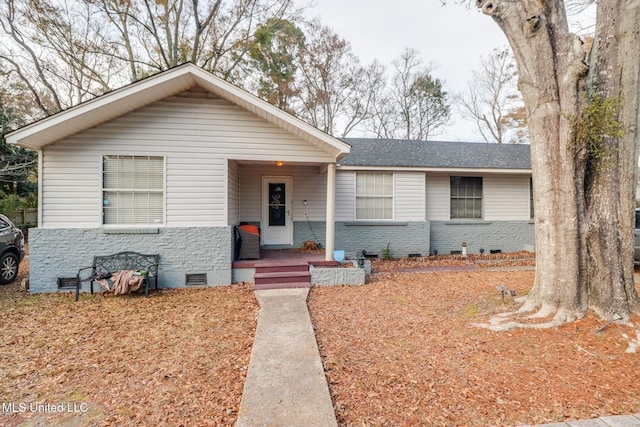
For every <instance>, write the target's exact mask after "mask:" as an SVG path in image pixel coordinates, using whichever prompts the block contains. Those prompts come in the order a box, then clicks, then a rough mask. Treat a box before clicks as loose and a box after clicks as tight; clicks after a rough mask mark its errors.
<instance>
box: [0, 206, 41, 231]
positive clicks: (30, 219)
mask: <svg viewBox="0 0 640 427" xmlns="http://www.w3.org/2000/svg"><path fill="white" fill-rule="evenodd" d="M5 215H6V216H7V217H8V218H9V219H10V220H11V222H13V223H14V224H15V225H17V226H18V227H23V226H31V227H34V226H36V225H37V224H38V208H27V209H22V210H19V211H13V212H7V213H5Z"/></svg>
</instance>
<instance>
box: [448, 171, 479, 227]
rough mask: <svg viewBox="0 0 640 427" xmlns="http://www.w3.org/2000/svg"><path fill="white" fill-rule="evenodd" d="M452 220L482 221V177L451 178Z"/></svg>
mask: <svg viewBox="0 0 640 427" xmlns="http://www.w3.org/2000/svg"><path fill="white" fill-rule="evenodd" d="M451 219H482V177H473V176H452V177H451Z"/></svg>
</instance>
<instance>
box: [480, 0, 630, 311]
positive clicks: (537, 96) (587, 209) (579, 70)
mask: <svg viewBox="0 0 640 427" xmlns="http://www.w3.org/2000/svg"><path fill="white" fill-rule="evenodd" d="M639 1H640V0H602V1H600V2H599V3H598V22H597V33H596V42H595V43H594V45H596V48H595V51H594V52H595V53H594V58H596V59H595V62H592V63H591V64H589V65H587V64H586V62H585V51H584V47H583V44H582V42H581V41H580V39H579V38H578V37H577V36H575V35H573V34H571V33H570V31H569V28H568V24H567V18H566V14H565V13H566V12H565V5H564V2H563V1H562V0H546V1H540V0H521V1H517V2H515V1H506V0H493V1H492V0H477V2H476V5H477V6H478V7H480V8H481V9H482V10H483V12H484V13H486V14H488V15H490V16H492V18H493V19H494V21H495V22H496V23H497V24H498V25H499V26H500V28H501V29H502V30H503V32H504V33H505V35H506V36H507V39H508V40H509V43H510V45H511V47H512V49H513V51H514V55H515V58H516V63H517V65H518V71H519V83H518V86H519V88H520V90H521V92H522V94H523V98H524V101H525V106H526V110H527V116H528V123H529V134H530V141H531V159H532V160H531V163H532V172H533V185H534V207H535V213H536V219H535V231H536V248H537V251H536V252H537V253H536V278H535V283H534V286H533V289H532V291H531V292H530V293H529V295H528V296H527V299H526V301H525V304H524V305H523V307H522V308H521V310H522V311H532V310H534V309H538V312H537V314H536V315H537V316H540V317H544V316H548V315H551V314H554V318H553V321H552V323H553V324H559V323H563V322H567V321H572V320H574V319H577V318H579V317H581V316H582V315H584V313H585V312H586V310H588V309H592V310H594V311H595V312H596V313H597V314H599V315H601V316H602V317H604V318H606V319H611V318H614V317H615V316H619V317H621V318H623V319H628V318H629V316H630V313H631V312H632V311H634V310H637V308H638V296H637V294H636V292H635V285H634V281H633V240H632V239H633V237H632V235H633V233H632V229H633V200H634V193H635V190H634V189H635V173H636V166H635V164H636V163H637V158H638V151H637V146H638V134H637V131H636V128H637V125H638V78H639V75H638V68H639V67H638V64H639V63H640V60H639V51H640V41H639V39H638V28H639V26H640V20H639V17H638V13H639V12H638V9H639V6H638V3H639ZM605 10H606V11H609V13H608V14H605V13H604V12H603V11H605ZM588 73H589V76H594V78H593V84H589V85H587V74H588ZM590 93H599V94H601V95H602V96H604V97H606V98H612V97H616V96H620V95H623V97H624V98H623V102H622V104H623V107H622V109H621V111H620V112H619V117H618V120H619V121H620V123H621V124H622V126H623V128H624V131H625V134H624V136H623V137H621V138H619V137H607V138H605V142H604V144H603V145H604V147H605V150H606V151H607V152H610V153H611V155H612V156H613V159H614V161H613V162H603V161H600V160H598V159H596V158H595V157H594V156H593V153H591V152H590V150H589V147H587V146H585V145H584V144H582V143H581V142H580V141H578V140H577V134H576V126H575V124H576V121H577V120H580V117H581V114H582V110H583V108H585V106H586V102H587V99H588V95H589V94H590Z"/></svg>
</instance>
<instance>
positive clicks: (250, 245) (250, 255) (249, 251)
mask: <svg viewBox="0 0 640 427" xmlns="http://www.w3.org/2000/svg"><path fill="white" fill-rule="evenodd" d="M236 259H260V229H259V228H258V227H257V226H255V225H250V224H245V225H239V226H237V227H236Z"/></svg>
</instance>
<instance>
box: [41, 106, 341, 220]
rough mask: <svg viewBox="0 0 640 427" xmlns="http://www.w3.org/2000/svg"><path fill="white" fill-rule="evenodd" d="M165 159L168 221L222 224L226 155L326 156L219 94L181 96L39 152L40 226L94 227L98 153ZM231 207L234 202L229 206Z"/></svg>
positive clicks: (98, 199) (98, 186) (98, 217)
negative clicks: (215, 95) (217, 96)
mask: <svg viewBox="0 0 640 427" xmlns="http://www.w3.org/2000/svg"><path fill="white" fill-rule="evenodd" d="M106 154H120V155H154V156H164V157H165V159H166V175H165V180H166V189H165V198H166V206H165V217H166V223H165V225H166V226H172V227H175V226H183V227H190V226H223V225H227V216H228V215H229V214H230V213H231V214H233V211H230V210H229V207H228V200H227V193H228V190H229V186H228V182H227V181H228V174H227V173H228V172H227V167H226V164H227V160H228V159H234V160H257V159H259V160H264V161H267V162H275V161H276V160H283V161H285V162H296V161H301V162H309V161H311V160H313V161H316V162H331V161H334V159H332V158H331V156H329V155H328V154H327V153H325V152H323V151H321V150H320V149H319V148H317V147H315V146H313V145H312V144H310V143H307V142H305V141H302V140H300V139H299V138H297V137H296V136H294V135H292V134H290V133H287V132H285V131H284V130H282V129H280V128H278V127H276V126H273V125H271V124H269V123H268V122H266V121H265V120H262V119H260V118H258V117H257V116H255V115H253V114H251V113H250V112H248V111H246V110H243V109H241V108H239V107H237V106H234V105H232V104H230V103H229V102H227V101H224V100H221V99H207V98H198V97H191V96H187V95H186V94H183V95H182V96H176V97H172V98H168V99H166V100H163V101H160V102H157V103H154V104H151V105H150V106H147V107H144V108H142V109H140V110H137V111H134V112H132V113H129V114H127V115H125V116H122V117H120V118H118V119H115V120H113V121H111V122H108V123H105V124H103V125H101V126H98V127H96V128H92V129H89V130H87V131H84V132H81V133H79V134H76V135H74V136H71V137H69V138H67V139H65V140H62V141H58V142H56V143H54V144H52V145H50V146H48V147H46V148H45V149H44V150H43V167H42V171H41V173H42V177H43V195H44V197H43V203H42V205H43V206H42V210H43V215H42V225H41V226H43V227H71V228H78V227H99V226H100V224H101V222H102V220H101V218H102V217H101V215H102V212H101V198H102V196H101V188H102V183H101V170H102V167H101V159H102V156H103V155H106ZM232 209H233V208H232Z"/></svg>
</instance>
